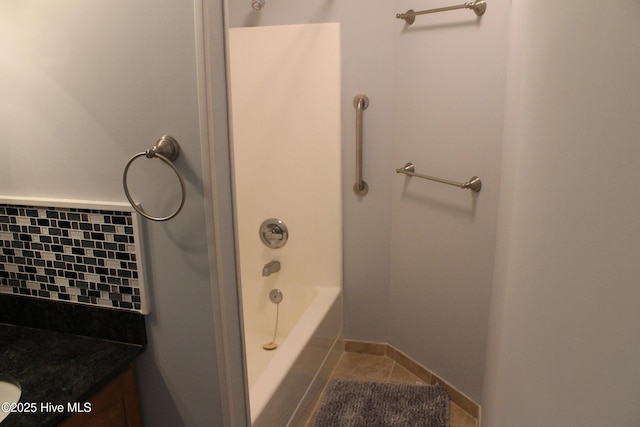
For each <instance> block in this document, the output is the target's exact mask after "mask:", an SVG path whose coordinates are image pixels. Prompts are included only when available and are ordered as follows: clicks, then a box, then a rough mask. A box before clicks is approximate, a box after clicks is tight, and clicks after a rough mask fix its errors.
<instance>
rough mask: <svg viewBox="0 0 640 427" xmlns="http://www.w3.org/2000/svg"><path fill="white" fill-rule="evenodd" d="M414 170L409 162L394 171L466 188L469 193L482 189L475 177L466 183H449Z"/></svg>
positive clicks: (478, 179)
mask: <svg viewBox="0 0 640 427" xmlns="http://www.w3.org/2000/svg"><path fill="white" fill-rule="evenodd" d="M415 170H416V168H415V166H414V165H413V163H411V162H409V163H407V164H406V165H404V167H401V168H398V169H396V173H403V174H405V175H409V176H416V177H418V178H423V179H428V180H430V181H436V182H440V183H442V184H448V185H454V186H456V187H460V188H468V189H470V190H471V191H474V192H476V193H478V192H479V191H480V190H481V189H482V181H481V180H480V178H478V177H477V176H474V177H472V178H471V179H470V180H469V181H467V182H455V181H449V180H448V179H442V178H436V177H434V176H429V175H422V174H421V173H416V172H415Z"/></svg>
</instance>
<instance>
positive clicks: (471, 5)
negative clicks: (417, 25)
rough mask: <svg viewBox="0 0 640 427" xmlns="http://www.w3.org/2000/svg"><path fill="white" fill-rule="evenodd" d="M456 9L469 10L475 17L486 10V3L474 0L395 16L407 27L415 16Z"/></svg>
mask: <svg viewBox="0 0 640 427" xmlns="http://www.w3.org/2000/svg"><path fill="white" fill-rule="evenodd" d="M456 9H471V10H473V11H474V12H475V13H476V15H477V16H482V15H484V12H485V11H486V10H487V3H486V2H485V1H484V0H475V1H474V2H467V3H464V4H459V5H457V6H447V7H439V8H436V9H429V10H421V11H419V12H415V11H414V10H413V9H409V10H407V11H406V12H405V13H398V14H396V18H398V19H404V22H406V23H407V24H408V25H411V24H413V23H414V22H415V20H416V16H417V15H426V14H427V13H436V12H446V11H449V10H456Z"/></svg>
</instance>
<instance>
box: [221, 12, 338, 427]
mask: <svg viewBox="0 0 640 427" xmlns="http://www.w3.org/2000/svg"><path fill="white" fill-rule="evenodd" d="M229 34H230V40H229V43H230V49H229V51H230V55H229V57H230V85H231V95H232V96H231V113H232V123H233V125H232V132H233V167H234V186H235V194H236V208H237V209H236V222H237V223H236V226H237V232H238V249H239V251H238V253H239V264H240V276H241V289H242V306H243V313H244V314H243V316H244V319H243V320H244V339H245V355H246V361H247V370H248V384H249V394H250V408H251V418H252V421H253V422H254V425H260V423H261V422H262V420H266V419H268V420H269V422H273V420H274V419H277V420H278V421H279V422H280V423H281V424H279V425H286V424H287V423H288V422H290V420H291V419H293V418H292V416H294V417H296V415H294V412H295V411H296V407H297V406H298V404H299V403H300V402H299V400H300V398H301V397H302V396H305V395H306V399H305V398H304V397H303V399H302V402H301V403H300V408H301V409H304V407H305V405H306V404H307V403H306V402H307V401H311V400H313V397H314V396H315V393H317V392H319V389H318V387H319V386H318V384H320V383H322V377H323V375H324V376H327V375H328V374H329V372H330V370H331V369H330V366H329V365H330V364H325V361H326V360H332V359H336V360H335V361H337V358H336V357H334V358H332V357H331V356H332V355H333V354H334V352H332V349H336V350H338V349H340V348H341V340H340V338H341V335H342V203H341V200H342V193H341V190H342V189H341V187H342V182H341V174H342V171H341V138H340V134H341V122H340V114H341V109H340V100H341V98H340V25H339V24H307V25H287V26H269V27H255V28H233V29H230V31H229ZM268 218H277V219H280V220H282V221H283V222H284V224H286V227H287V229H288V241H287V243H286V244H285V245H284V246H283V247H281V248H277V249H275V248H270V247H267V246H266V245H265V244H263V242H262V241H261V239H260V236H259V229H260V226H261V224H262V223H263V221H264V220H265V219H268ZM274 262H278V263H279V266H280V269H279V270H277V271H275V270H273V271H272V270H271V269H268V268H267V270H268V273H269V274H268V275H266V276H265V275H263V269H264V268H265V266H268V265H274V264H273V263H274ZM274 289H279V290H280V291H281V292H282V293H281V295H282V297H283V298H282V301H281V302H279V303H278V305H277V306H276V305H275V304H274V303H273V302H272V301H271V300H270V298H269V294H270V292H271V291H272V290H274ZM276 316H277V317H278V319H277V334H275V329H276ZM274 334H275V340H274ZM272 341H275V344H277V345H278V348H276V349H275V350H270V351H268V350H265V349H263V345H264V344H266V343H269V344H270V343H271V342H272ZM269 347H273V346H271V345H270V346H269ZM323 365H325V368H327V369H324V370H323V369H321V368H322V366H323ZM319 372H320V373H323V374H321V375H317V374H318V373H319ZM291 393H293V395H291ZM302 412H304V411H302Z"/></svg>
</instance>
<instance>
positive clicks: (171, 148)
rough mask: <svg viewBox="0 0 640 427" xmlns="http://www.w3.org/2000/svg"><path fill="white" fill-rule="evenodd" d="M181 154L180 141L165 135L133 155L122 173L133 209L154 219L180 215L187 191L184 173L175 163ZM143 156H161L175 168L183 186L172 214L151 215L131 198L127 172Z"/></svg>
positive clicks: (123, 183)
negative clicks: (152, 144) (154, 143)
mask: <svg viewBox="0 0 640 427" xmlns="http://www.w3.org/2000/svg"><path fill="white" fill-rule="evenodd" d="M179 154H180V145H179V144H178V141H176V140H175V138H173V137H172V136H169V135H163V136H162V137H161V138H160V139H159V140H158V141H157V142H156V145H154V146H153V147H151V148H150V149H148V150H146V151H143V152H140V153H138V154H136V155H134V156H133V157H131V158H130V159H129V161H128V162H127V165H126V166H125V167H124V173H123V174H122V186H123V187H124V194H125V195H126V196H127V200H129V203H130V204H131V206H132V207H133V209H135V210H136V212H138V213H139V214H140V215H142V216H143V217H145V218H147V219H150V220H152V221H168V220H170V219H171V218H174V217H175V216H176V215H178V214H179V213H180V211H181V210H182V207H183V206H184V201H185V198H186V194H187V191H186V188H185V185H184V178H183V176H182V174H181V173H180V171H179V170H178V168H176V166H175V165H174V164H173V161H174V160H175V159H177V158H178V155H179ZM142 156H146V157H147V158H148V159H153V158H154V157H157V158H159V159H160V160H162V161H163V162H165V163H166V164H167V165H169V166H170V167H171V169H173V171H174V172H175V173H176V176H177V177H178V180H179V181H180V187H181V188H182V200H181V201H180V206H178V209H176V211H175V212H174V213H172V214H171V215H168V216H164V217H156V216H151V215H149V214H147V213H146V212H144V211H143V210H142V209H141V208H140V207H139V206H138V205H137V204H136V202H135V201H134V200H133V199H132V198H131V193H129V186H128V185H127V174H128V173H129V166H131V164H132V163H133V161H134V160H136V159H137V158H138V157H142Z"/></svg>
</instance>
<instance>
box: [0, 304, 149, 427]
mask: <svg viewBox="0 0 640 427" xmlns="http://www.w3.org/2000/svg"><path fill="white" fill-rule="evenodd" d="M7 301H8V302H7ZM47 303H49V302H47ZM32 304H33V303H32V302H31V301H25V300H24V299H18V300H15V299H11V300H7V299H6V296H2V297H1V298H0V313H1V314H0V374H4V375H8V376H10V377H12V378H13V379H15V380H16V381H17V382H18V383H20V386H21V387H22V395H21V396H20V402H21V403H23V404H31V403H35V405H31V408H36V409H37V410H36V412H34V413H12V414H10V415H9V416H8V417H7V418H6V419H5V420H4V421H2V427H17V426H20V427H22V426H28V427H34V426H43V427H47V426H56V425H58V424H59V423H60V422H61V421H62V420H64V418H66V417H67V416H68V413H67V412H66V410H67V404H68V403H72V404H73V403H76V402H79V403H80V405H82V404H84V402H86V401H88V400H89V399H90V397H91V396H92V395H93V394H94V393H96V392H97V391H98V390H100V389H101V388H102V387H104V386H105V385H107V384H108V383H109V382H110V381H111V380H112V379H114V378H115V377H116V376H118V375H119V374H120V373H122V372H124V370H126V369H127V367H128V366H129V365H130V364H131V363H132V362H133V361H134V360H135V359H136V357H137V356H138V355H140V354H141V353H142V352H143V351H144V349H145V345H146V334H144V319H143V317H142V316H141V317H140V319H142V320H141V321H140V319H138V318H137V317H136V318H134V319H133V322H132V319H131V318H130V317H128V318H127V316H130V314H129V313H125V315H126V316H124V317H125V323H124V324H123V323H119V322H121V319H122V318H123V316H122V314H121V313H118V312H117V311H115V310H107V312H106V313H105V312H104V311H98V312H95V311H94V309H91V310H89V311H85V310H80V316H79V317H77V313H71V314H70V313H68V312H67V310H69V309H70V310H72V311H74V312H78V311H79V310H78V308H77V307H71V305H70V304H65V305H64V306H62V308H60V306H59V305H58V306H53V308H52V307H51V306H50V305H48V304H47V305H44V306H43V305H41V304H43V303H42V302H39V301H37V302H36V303H35V304H36V306H32ZM16 307H19V308H20V312H21V313H25V312H26V313H31V315H27V317H28V318H29V319H35V318H37V317H39V315H36V314H35V313H34V310H36V311H42V313H40V314H41V315H44V316H46V317H47V319H51V318H52V317H57V316H60V317H62V318H63V319H64V322H65V325H64V326H63V327H57V326H56V325H55V323H56V322H51V325H52V327H53V329H58V330H47V329H42V328H39V327H32V326H33V325H32V324H28V325H25V323H33V320H29V321H26V322H25V321H23V320H22V319H20V317H21V316H19V315H17V314H16V313H14V315H13V318H14V319H16V318H17V319H18V320H20V321H19V322H13V321H11V322H8V321H7V319H6V318H5V316H6V313H8V312H11V311H12V310H13V309H14V308H16ZM61 309H62V310H63V312H62V313H61V312H60V311H59V310H61ZM52 312H54V313H55V315H52ZM3 315H5V316H3ZM87 316H88V318H87ZM76 322H77V323H78V325H82V328H86V324H87V323H90V324H93V325H102V328H96V329H97V333H96V335H97V337H91V336H83V335H84V333H83V334H78V332H77V331H74V330H73V329H74V328H73V327H69V324H73V323H76ZM14 323H18V324H14ZM140 325H142V329H143V330H142V332H141V333H139V334H137V335H139V338H141V340H130V339H126V337H125V339H124V340H122V341H120V340H116V339H114V337H113V336H112V335H114V334H115V335H117V333H115V332H114V330H118V329H127V330H128V332H127V333H128V334H131V332H130V331H131V329H136V328H139V327H140ZM100 329H103V331H100ZM106 330H108V331H109V332H108V333H107V337H106V338H105V331H106ZM115 338H117V337H115ZM136 341H140V342H136ZM47 403H51V404H52V405H60V404H62V405H63V406H64V409H65V412H63V413H59V412H54V411H52V410H50V409H49V410H48V409H47V406H46V404H47ZM43 404H44V405H45V406H42V405H43ZM23 406H24V405H23ZM49 408H50V407H49Z"/></svg>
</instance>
